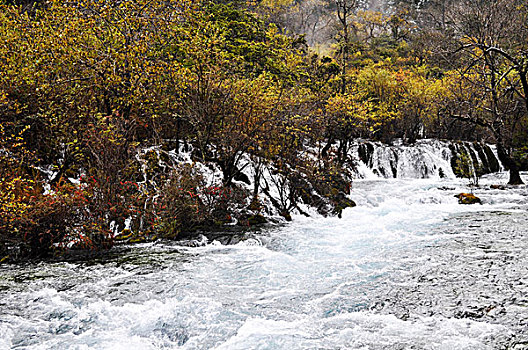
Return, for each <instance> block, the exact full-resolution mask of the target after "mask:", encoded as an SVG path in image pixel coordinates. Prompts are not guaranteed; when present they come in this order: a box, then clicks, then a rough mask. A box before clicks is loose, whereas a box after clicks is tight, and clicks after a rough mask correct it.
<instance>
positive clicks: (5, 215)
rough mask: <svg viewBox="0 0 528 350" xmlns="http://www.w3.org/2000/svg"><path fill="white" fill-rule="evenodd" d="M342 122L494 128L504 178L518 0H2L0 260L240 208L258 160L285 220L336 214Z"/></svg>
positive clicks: (522, 72) (517, 72) (524, 60)
mask: <svg viewBox="0 0 528 350" xmlns="http://www.w3.org/2000/svg"><path fill="white" fill-rule="evenodd" d="M358 139H368V140H375V141H380V142H384V143H391V142H393V141H394V140H396V139H399V140H403V141H402V142H403V143H405V144H413V143H415V142H416V141H417V140H420V139H442V140H454V141H479V142H486V143H492V144H495V145H496V148H497V152H498V156H499V158H500V159H501V161H502V162H503V164H505V165H506V166H507V169H508V170H509V184H511V185H518V184H522V179H521V177H520V175H519V171H521V170H525V169H527V168H528V3H526V1H525V0H423V1H415V0H392V1H386V2H382V1H366V0H365V1H362V0H261V1H242V0H232V1H229V0H224V1H222V0H197V1H191V0H119V1H115V0H75V1H68V2H64V1H59V0H42V1H31V0H29V1H28V0H10V1H6V0H4V1H3V2H2V3H1V5H0V260H9V259H15V258H17V257H32V258H40V257H45V256H49V255H53V254H58V253H60V252H61V251H63V250H65V249H73V248H74V249H89V250H96V249H105V248H109V247H111V246H112V245H114V244H115V243H116V242H117V241H119V240H127V241H128V242H134V241H138V242H144V241H145V240H153V239H157V238H168V239H180V238H182V237H185V236H186V235H187V234H188V232H189V231H195V230H203V229H214V230H222V229H223V228H225V227H226V225H227V226H229V225H230V224H231V223H233V222H236V223H238V224H239V225H240V226H244V227H246V226H253V225H257V224H259V223H262V221H265V218H264V216H265V215H263V211H264V210H265V208H264V205H263V203H262V201H261V194H262V193H263V192H266V191H268V192H269V189H267V188H266V187H267V186H266V185H264V182H262V180H261V179H262V178H263V177H264V175H265V174H264V169H268V168H270V167H272V168H273V173H274V174H276V175H280V179H282V180H280V181H284V186H281V184H277V188H279V189H283V190H284V191H282V190H279V191H278V194H276V195H275V196H274V197H273V196H272V195H269V197H271V198H272V203H271V204H272V205H273V206H274V207H275V208H276V210H277V211H278V212H279V213H280V215H282V217H284V218H285V219H286V220H291V215H290V214H291V212H292V211H294V210H296V209H298V206H297V203H298V202H299V201H304V202H305V203H306V202H310V201H312V202H318V201H324V202H325V203H327V204H328V205H330V206H331V207H332V208H333V209H332V210H327V211H326V212H325V214H328V215H333V214H339V213H340V210H341V209H342V208H343V207H346V206H351V205H353V203H350V201H348V200H347V199H346V198H345V197H344V195H343V194H346V193H347V189H349V187H350V181H351V180H350V179H349V178H348V177H347V176H346V170H345V168H346V167H347V166H350V159H349V158H348V156H347V155H348V149H349V147H350V145H351V144H352V143H353V142H354V141H355V140H358ZM308 150H309V152H308ZM178 157H180V158H181V159H186V161H180V162H177V161H174V159H179V158H178ZM248 159H249V160H250V161H249V162H248V161H247V160H248ZM248 164H250V165H248ZM246 166H251V167H253V169H252V171H251V173H252V174H253V175H254V178H253V179H246V177H247V176H246V175H244V174H243V171H242V170H243V168H244V167H246ZM203 167H206V168H207V167H216V168H218V169H220V171H221V178H220V179H219V180H218V181H217V182H216V183H210V182H208V181H206V179H205V178H204V176H203ZM249 180H250V181H249ZM241 183H248V184H251V186H249V187H248V186H242V185H241ZM286 183H287V184H288V186H287V188H286V185H285V184H286ZM307 186H308V187H310V188H312V189H313V190H314V191H315V192H317V193H318V197H317V198H315V197H314V196H313V195H311V194H307V193H305V191H304V189H305V188H307ZM312 204H314V203H312ZM314 205H316V204H314Z"/></svg>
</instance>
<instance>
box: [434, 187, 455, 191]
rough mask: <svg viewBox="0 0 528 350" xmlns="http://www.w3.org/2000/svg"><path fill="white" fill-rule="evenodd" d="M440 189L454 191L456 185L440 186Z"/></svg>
mask: <svg viewBox="0 0 528 350" xmlns="http://www.w3.org/2000/svg"><path fill="white" fill-rule="evenodd" d="M438 189H439V190H440V191H454V190H455V188H454V187H447V186H442V187H438Z"/></svg>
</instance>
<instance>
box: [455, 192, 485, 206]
mask: <svg viewBox="0 0 528 350" xmlns="http://www.w3.org/2000/svg"><path fill="white" fill-rule="evenodd" d="M455 197H456V198H458V204H477V203H479V204H482V201H481V200H480V198H479V197H477V196H475V195H474V194H473V193H459V194H457V195H456V196H455Z"/></svg>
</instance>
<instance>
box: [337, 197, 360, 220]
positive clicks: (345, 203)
mask: <svg viewBox="0 0 528 350" xmlns="http://www.w3.org/2000/svg"><path fill="white" fill-rule="evenodd" d="M334 203H335V204H334V208H335V209H334V213H335V214H337V217H338V218H340V219H341V216H342V214H343V210H344V209H346V208H353V207H355V206H356V202H354V201H353V200H351V199H349V198H348V197H347V196H346V195H345V194H344V193H343V192H340V193H339V194H338V195H337V196H336V197H335V199H334Z"/></svg>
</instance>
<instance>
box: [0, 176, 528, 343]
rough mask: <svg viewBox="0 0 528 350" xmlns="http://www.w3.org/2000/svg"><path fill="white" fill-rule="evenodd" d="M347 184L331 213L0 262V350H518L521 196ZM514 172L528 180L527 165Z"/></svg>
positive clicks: (526, 298) (527, 217) (524, 333)
mask: <svg viewBox="0 0 528 350" xmlns="http://www.w3.org/2000/svg"><path fill="white" fill-rule="evenodd" d="M505 177H506V174H504V173H500V174H493V175H490V176H487V177H485V178H484V179H483V180H481V184H482V188H481V189H478V190H476V192H475V193H476V194H477V195H478V196H480V197H481V198H482V200H483V202H484V204H483V205H473V206H463V205H459V204H458V203H457V199H456V198H454V194H456V193H459V192H462V191H467V188H466V187H465V185H464V182H463V181H462V180H454V179H451V180H449V179H424V180H417V179H414V180H405V179H387V180H386V179H383V180H380V179H377V180H358V181H356V182H355V183H354V187H353V189H352V194H351V198H353V199H354V200H355V201H356V202H357V203H358V207H356V208H349V209H346V210H345V211H344V213H343V218H342V219H337V218H326V219H325V218H303V217H297V218H295V220H294V223H293V224H291V225H287V226H284V227H279V228H274V229H270V230H268V231H266V232H264V233H262V235H260V236H258V239H250V240H248V241H245V242H242V243H240V244H237V245H233V246H222V245H220V244H217V243H215V242H211V243H210V244H208V245H207V246H205V247H199V248H186V247H181V246H178V245H176V244H172V243H150V244H143V245H136V246H133V247H129V248H128V249H126V250H125V251H123V252H120V253H119V254H115V255H114V256H111V257H108V258H107V259H104V260H93V261H89V262H76V263H72V262H69V263H66V262H42V263H38V264H25V265H12V266H2V267H1V269H0V349H171V348H181V349H365V350H366V349H369V350H371V349H517V350H518V349H528V236H527V231H528V229H527V228H528V189H527V188H526V187H520V188H516V189H507V190H499V189H496V190H492V189H490V188H489V185H490V184H494V183H505V182H506V178H505ZM525 179H526V180H528V179H527V177H526V174H525Z"/></svg>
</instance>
